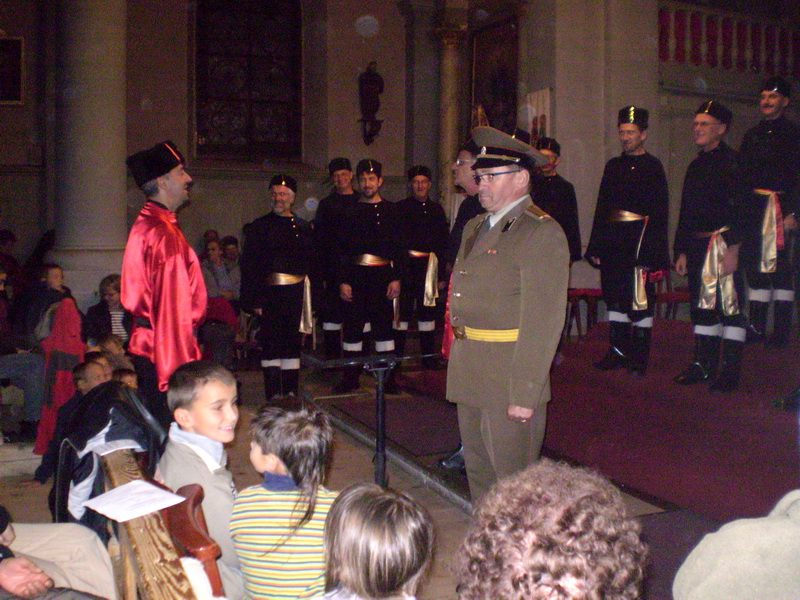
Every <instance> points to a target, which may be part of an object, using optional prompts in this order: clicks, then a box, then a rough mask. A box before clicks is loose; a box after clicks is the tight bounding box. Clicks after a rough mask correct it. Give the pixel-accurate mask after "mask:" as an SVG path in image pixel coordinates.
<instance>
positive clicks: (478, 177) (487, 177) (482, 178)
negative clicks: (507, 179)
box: [472, 169, 519, 185]
mask: <svg viewBox="0 0 800 600" xmlns="http://www.w3.org/2000/svg"><path fill="white" fill-rule="evenodd" d="M509 173H519V169H517V170H516V171H500V172H499V173H484V174H483V175H473V176H472V178H473V179H474V180H475V185H480V184H481V181H485V182H486V183H492V182H493V181H494V178H495V177H497V176H498V175H508V174H509Z"/></svg>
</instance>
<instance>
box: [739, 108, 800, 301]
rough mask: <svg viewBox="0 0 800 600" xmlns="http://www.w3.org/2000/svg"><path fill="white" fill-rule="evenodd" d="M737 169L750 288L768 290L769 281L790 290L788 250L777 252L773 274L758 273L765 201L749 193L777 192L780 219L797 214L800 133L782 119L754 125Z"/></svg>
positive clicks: (746, 136) (799, 201)
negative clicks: (738, 169) (776, 262)
mask: <svg viewBox="0 0 800 600" xmlns="http://www.w3.org/2000/svg"><path fill="white" fill-rule="evenodd" d="M739 166H740V178H741V182H742V185H743V186H744V188H745V191H744V194H745V200H744V201H743V203H742V209H743V211H744V220H745V228H746V229H745V239H744V246H743V248H742V253H743V259H744V261H745V265H746V267H747V276H748V282H749V284H750V287H751V288H767V289H768V288H769V287H771V286H770V280H771V282H772V285H774V286H775V287H780V288H786V289H791V288H792V285H791V268H790V265H789V256H788V248H784V249H783V250H779V251H778V264H777V269H776V271H775V273H773V274H772V275H771V276H767V275H766V274H762V273H760V271H759V263H760V260H761V223H762V220H763V217H764V210H765V209H766V206H767V198H766V196H763V195H759V194H756V193H754V192H753V190H756V189H762V190H771V191H774V192H780V194H779V196H778V198H779V201H780V205H781V211H782V213H783V216H784V217H785V216H787V215H789V214H792V213H794V212H796V211H797V209H798V207H799V206H800V131H798V128H797V126H796V125H795V124H794V123H793V122H792V121H790V120H789V119H787V118H786V117H784V116H781V117H778V118H777V119H773V120H771V121H767V120H764V121H761V122H760V123H758V124H757V125H756V126H755V127H753V128H752V129H750V130H749V131H748V132H747V133H746V134H745V135H744V138H743V139H742V146H741V149H740V160H739ZM786 246H787V247H788V244H787V245H786Z"/></svg>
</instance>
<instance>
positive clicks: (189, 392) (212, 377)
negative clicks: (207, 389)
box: [167, 360, 236, 412]
mask: <svg viewBox="0 0 800 600" xmlns="http://www.w3.org/2000/svg"><path fill="white" fill-rule="evenodd" d="M211 381H221V382H222V383H224V384H225V385H232V386H236V378H235V377H234V376H233V373H231V372H230V371H228V369H226V368H225V367H223V366H222V365H221V364H219V363H215V362H213V361H210V360H193V361H191V362H188V363H186V364H184V365H181V366H180V367H178V368H177V369H175V372H174V373H173V374H172V376H171V377H170V378H169V382H168V386H169V387H168V389H167V406H169V410H170V412H175V411H176V410H177V409H179V408H189V407H190V406H191V405H192V404H194V401H195V400H197V395H198V393H199V392H200V390H201V389H202V388H203V386H205V385H206V384H208V383H209V382H211Z"/></svg>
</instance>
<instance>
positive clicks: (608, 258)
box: [586, 153, 669, 321]
mask: <svg viewBox="0 0 800 600" xmlns="http://www.w3.org/2000/svg"><path fill="white" fill-rule="evenodd" d="M615 211H628V212H629V213H634V214H636V215H640V216H644V217H648V222H647V225H646V227H645V221H644V220H635V221H616V220H614V218H615V217H614V214H615ZM668 214H669V196H668V192H667V179H666V176H665V174H664V167H663V166H662V165H661V161H660V160H658V159H657V158H656V157H655V156H653V155H652V154H648V153H644V154H640V155H627V154H623V155H621V156H616V157H614V158H612V159H611V160H609V161H608V162H607V163H606V168H605V171H604V172H603V179H602V181H601V183H600V193H599V195H598V198H597V207H596V209H595V215H594V224H593V226H592V235H591V238H590V240H589V246H588V248H587V249H586V257H587V258H592V257H597V258H599V259H600V261H601V263H600V278H601V286H602V289H603V298H604V299H605V301H606V304H607V306H608V307H609V310H614V311H618V312H621V313H625V314H628V315H629V316H630V318H631V320H633V321H637V320H638V319H641V318H643V316H642V313H639V314H637V315H631V313H632V312H634V311H633V307H632V303H633V289H634V288H633V281H634V274H633V273H634V267H635V266H644V267H647V268H648V269H649V270H650V271H654V270H660V269H664V268H666V267H668V266H669V257H668V244H667V224H668ZM642 227H645V230H644V236H643V237H642V243H641V248H640V249H639V250H638V256H637V248H638V246H639V237H640V235H641V232H642ZM654 295H655V294H654V290H653V287H652V285H649V284H648V285H647V296H648V309H647V314H650V315H652V311H653V303H654V300H655V298H654Z"/></svg>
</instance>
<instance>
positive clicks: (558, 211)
mask: <svg viewBox="0 0 800 600" xmlns="http://www.w3.org/2000/svg"><path fill="white" fill-rule="evenodd" d="M531 197H532V198H533V203H534V204H536V206H538V207H539V208H541V209H542V210H543V211H544V212H546V213H547V214H548V215H550V216H551V217H553V219H555V221H556V222H557V223H558V224H559V225H561V229H563V230H564V235H566V236H567V243H568V244H569V259H570V260H571V261H572V262H575V261H576V260H580V259H581V256H582V254H581V229H580V224H579V222H578V200H577V198H576V197H575V188H574V187H573V185H572V184H571V183H570V182H569V181H567V180H566V179H564V178H563V177H561V175H558V174H556V175H553V176H550V177H545V176H544V175H537V176H535V177H534V178H533V180H532V181H531Z"/></svg>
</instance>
